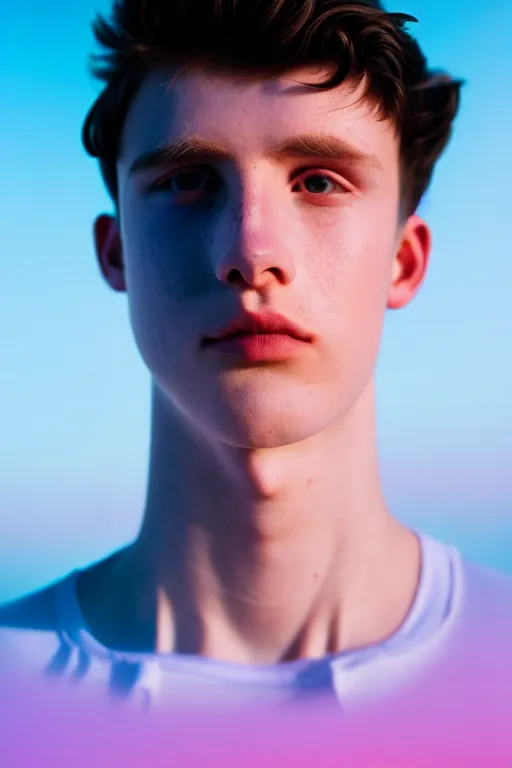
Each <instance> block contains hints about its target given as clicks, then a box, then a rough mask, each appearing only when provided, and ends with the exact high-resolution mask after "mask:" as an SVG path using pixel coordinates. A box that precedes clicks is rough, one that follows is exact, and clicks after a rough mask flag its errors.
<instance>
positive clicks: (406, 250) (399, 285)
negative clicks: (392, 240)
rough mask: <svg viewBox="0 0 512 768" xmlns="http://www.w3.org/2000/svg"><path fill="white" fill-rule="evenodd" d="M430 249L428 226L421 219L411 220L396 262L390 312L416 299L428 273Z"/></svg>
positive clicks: (391, 289) (391, 287) (404, 233)
mask: <svg viewBox="0 0 512 768" xmlns="http://www.w3.org/2000/svg"><path fill="white" fill-rule="evenodd" d="M430 249H431V234H430V229H429V227H428V225H427V224H426V223H425V222H424V221H423V219H421V218H420V217H419V216H411V217H410V218H409V219H408V220H407V222H406V224H405V227H404V230H403V233H402V237H401V240H400V244H399V247H398V251H397V253H396V255H395V259H394V261H393V275H392V282H391V286H390V289H389V293H388V303H387V306H388V309H401V308H402V307H405V306H406V305H407V304H409V302H410V301H412V299H413V298H414V297H415V295H416V294H417V292H418V290H419V288H420V286H421V284H422V282H423V280H424V278H425V275H426V273H427V267H428V262H429V256H430Z"/></svg>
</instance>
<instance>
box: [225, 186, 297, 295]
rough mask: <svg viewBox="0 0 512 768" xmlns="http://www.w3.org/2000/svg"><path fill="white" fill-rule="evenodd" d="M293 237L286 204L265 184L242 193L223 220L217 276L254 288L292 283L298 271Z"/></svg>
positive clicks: (242, 286)
mask: <svg viewBox="0 0 512 768" xmlns="http://www.w3.org/2000/svg"><path fill="white" fill-rule="evenodd" d="M291 236H292V237H291ZM292 240H293V225H292V223H291V221H290V217H289V216H288V215H287V211H286V203H284V205H283V201H281V204H280V203H279V201H278V200H276V197H275V196H274V197H272V196H270V195H269V194H268V193H265V190H264V189H262V188H261V187H260V188H259V189H258V190H252V191H247V190H246V191H244V192H242V193H241V195H240V199H239V200H238V201H237V202H236V203H233V206H232V207H231V209H230V210H229V211H226V212H225V216H224V217H223V221H222V222H220V221H219V225H218V228H217V231H216V233H215V236H214V239H213V243H212V246H213V257H214V261H215V274H216V276H217V279H218V280H219V281H221V282H223V283H226V284H230V285H237V286H239V287H240V288H242V289H244V288H250V289H253V290H262V289H265V288H268V287H270V286H271V285H272V284H273V283H275V284H280V285H287V284H289V283H291V282H292V281H293V279H294V278H295V274H296V265H295V254H294V251H293V248H292V245H291V241H292Z"/></svg>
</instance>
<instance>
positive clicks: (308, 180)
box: [294, 173, 346, 195]
mask: <svg viewBox="0 0 512 768" xmlns="http://www.w3.org/2000/svg"><path fill="white" fill-rule="evenodd" d="M300 184H302V185H303V187H304V188H305V190H306V192H307V193H308V194H311V195H326V194H329V193H331V192H345V191H346V190H345V187H343V186H342V185H341V184H340V183H339V182H337V181H335V180H334V179H332V178H331V177H330V176H327V175H326V174H325V173H311V174H309V176H306V177H304V178H302V179H301V180H300V182H298V183H297V184H296V185H295V187H294V191H297V190H298V187H299V185H300Z"/></svg>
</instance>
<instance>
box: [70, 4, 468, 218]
mask: <svg viewBox="0 0 512 768" xmlns="http://www.w3.org/2000/svg"><path fill="white" fill-rule="evenodd" d="M416 21H417V19H415V18H414V17H412V16H409V15H407V14H403V13H387V12H386V11H384V10H383V8H382V7H381V5H380V3H379V2H378V0H359V2H358V0H355V1H354V0H352V2H346V1H345V0H300V2H297V0H115V2H114V4H113V8H112V11H111V16H110V18H106V17H104V16H101V15H98V16H97V17H96V19H95V20H94V21H93V24H92V28H93V32H94V36H95V39H96V42H97V43H98V44H99V46H100V52H99V53H96V54H93V55H92V56H91V61H90V66H91V71H92V74H93V75H94V76H95V77H96V78H97V79H99V80H100V81H101V82H102V83H103V84H104V87H103V90H102V92H101V93H100V95H99V97H98V98H97V99H96V101H95V103H94V104H93V106H92V107H91V109H90V110H89V112H88V114H87V117H86V119H85V122H84V125H83V129H82V141H83V145H84V147H85V149H86V151H87V152H88V153H89V154H90V155H91V156H93V157H95V158H98V160H99V163H100V170H101V173H102V177H103V180H104V182H105V185H106V187H107V190H108V192H109V194H110V196H111V197H112V199H113V201H114V203H115V204H116V205H117V174H116V161H117V156H118V146H119V140H120V136H121V132H122V129H123V124H124V120H125V117H126V114H127V111H128V108H129V106H130V103H131V101H132V99H133V98H134V96H135V94H136V92H137V91H138V89H139V87H140V85H141V83H142V81H143V79H144V78H145V76H146V75H147V74H148V72H150V71H151V70H152V69H153V68H155V67H157V66H159V65H162V64H165V63H171V64H173V65H176V66H177V67H179V68H180V71H182V70H183V69H184V68H187V67H192V66H194V67H196V66H197V67H206V68H211V69H213V70H218V71H223V72H228V73H229V72H232V73H236V74H241V75H247V76H250V77H259V78H271V77H273V76H278V75H281V74H284V73H286V72H289V71H290V70H292V69H295V68H299V67H301V66H307V65H315V66H316V65H326V66H327V69H328V72H329V74H328V76H327V77H326V79H325V80H324V81H322V82H320V83H319V84H315V85H314V86H308V87H311V88H323V89H329V88H334V87H336V86H337V85H340V84H341V83H343V82H345V81H349V82H351V83H354V84H360V85H362V86H363V92H362V98H364V99H366V100H367V101H368V102H369V103H371V105H372V106H373V107H374V108H375V112H376V115H377V118H378V119H388V120H391V121H392V122H393V124H394V125H395V128H396V132H397V136H398V137H399V140H400V154H401V184H402V214H403V215H404V216H406V217H407V216H409V215H411V214H412V213H414V211H415V210H416V208H417V206H418V204H419V202H420V200H421V198H422V196H423V194H424V193H425V191H426V189H427V188H428V185H429V183H430V181H431V178H432V174H433V170H434V166H435V163H436V161H437V159H438V158H439V156H440V155H441V154H442V152H443V151H444V149H445V147H446V145H447V143H448V141H449V138H450V136H451V133H452V125H453V121H454V118H455V116H456V114H457V112H458V109H459V104H460V88H461V85H462V81H461V80H457V79H454V78H452V77H450V76H449V75H448V74H446V73H444V72H438V71H432V70H430V69H429V68H428V65H427V61H426V58H425V56H424V55H423V53H422V51H421V49H420V46H419V45H418V43H417V42H416V41H415V40H414V38H413V37H412V36H411V35H410V34H409V33H408V32H407V31H406V29H405V26H406V25H407V24H408V23H410V22H416Z"/></svg>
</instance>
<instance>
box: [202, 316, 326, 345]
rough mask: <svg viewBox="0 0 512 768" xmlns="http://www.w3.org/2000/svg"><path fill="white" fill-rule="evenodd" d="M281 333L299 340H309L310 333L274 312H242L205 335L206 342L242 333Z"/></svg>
mask: <svg viewBox="0 0 512 768" xmlns="http://www.w3.org/2000/svg"><path fill="white" fill-rule="evenodd" d="M259 333H261V334H264V333H282V334H286V335H287V336H291V337H292V338H294V339H298V340H299V341H311V339H312V337H311V334H310V333H308V332H307V331H305V330H304V329H303V328H301V327H300V326H298V325H297V324H296V323H293V322H292V321H291V320H288V318H286V317H284V316H283V315H280V314H278V313H276V312H269V311H267V312H255V313H252V312H244V313H243V314H241V315H239V316H238V318H237V319H236V320H235V321H234V322H232V323H230V324H229V325H227V326H225V328H223V329H222V330H221V331H220V332H219V333H216V334H215V335H212V336H208V337H206V339H205V341H206V342H214V341H222V340H223V339H227V338H229V337H231V336H237V335H243V334H247V335H249V334H259Z"/></svg>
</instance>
